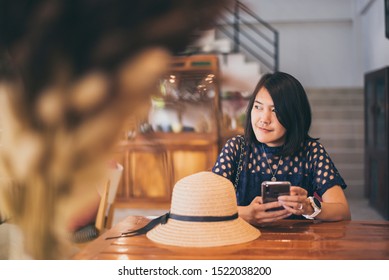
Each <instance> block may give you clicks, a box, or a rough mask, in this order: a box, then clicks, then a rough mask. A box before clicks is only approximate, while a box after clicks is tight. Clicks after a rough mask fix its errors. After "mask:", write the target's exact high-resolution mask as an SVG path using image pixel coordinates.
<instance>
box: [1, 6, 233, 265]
mask: <svg viewBox="0 0 389 280" xmlns="http://www.w3.org/2000/svg"><path fill="white" fill-rule="evenodd" d="M226 2H227V1H224V0H217V1H205V0H185V1H182V0H170V1H168V0H165V1H155V0H142V1H127V0H94V1H91V0H63V1H61V0H57V1H53V0H50V1H43V0H42V1H23V0H9V1H7V0H4V1H3V0H0V106H1V108H0V113H1V118H0V120H1V128H2V137H1V144H2V147H1V149H0V176H1V183H0V213H1V216H2V219H3V220H4V219H5V220H7V221H8V222H9V223H12V224H15V225H17V226H18V227H19V228H20V229H21V232H22V233H23V238H24V243H25V252H26V253H27V255H28V256H30V257H31V258H34V259H60V258H68V257H69V254H70V252H69V251H68V250H67V248H69V246H67V245H66V242H64V240H65V238H64V236H65V235H66V230H65V229H66V225H67V224H68V222H69V218H70V217H72V216H74V214H75V213H76V212H77V210H78V209H79V208H80V206H81V205H82V204H84V203H85V202H86V201H88V200H89V199H90V198H91V197H93V195H92V194H93V193H95V186H96V184H98V183H99V182H100V181H101V179H102V178H103V175H101V176H99V174H105V173H104V172H103V170H105V162H106V161H107V159H108V155H109V153H110V152H111V151H112V148H113V147H114V145H115V143H116V141H117V139H118V135H119V133H120V132H121V128H122V126H123V123H124V122H125V120H126V118H128V117H129V116H130V115H131V116H135V115H136V114H137V112H138V110H141V109H142V104H143V103H144V102H145V101H147V100H148V97H149V95H150V94H151V93H153V90H154V85H155V83H156V81H157V80H158V79H159V77H160V76H161V75H162V74H163V72H164V71H165V70H166V67H167V64H168V61H169V58H170V56H171V54H172V53H175V52H177V51H180V50H183V49H184V47H185V46H187V45H188V44H189V43H190V42H191V41H192V40H194V39H195V38H196V36H194V34H195V33H196V32H197V31H199V30H201V29H205V28H208V27H210V26H211V25H212V21H213V20H214V19H216V18H217V16H218V15H219V14H220V13H221V10H222V9H221V8H222V6H223V5H225V4H226ZM196 34H197V33H196Z"/></svg>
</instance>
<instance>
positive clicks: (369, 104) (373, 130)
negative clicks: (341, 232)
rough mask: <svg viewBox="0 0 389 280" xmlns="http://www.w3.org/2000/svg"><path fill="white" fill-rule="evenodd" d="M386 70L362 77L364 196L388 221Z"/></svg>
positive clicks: (388, 83)
mask: <svg viewBox="0 0 389 280" xmlns="http://www.w3.org/2000/svg"><path fill="white" fill-rule="evenodd" d="M388 104H389V67H386V68H383V69H380V70H377V71H373V72H370V73H367V74H366V75H365V180H366V183H365V194H366V196H367V197H368V198H369V201H370V205H371V206H372V207H374V208H375V209H377V210H378V211H379V212H380V213H381V214H382V215H383V216H384V217H385V218H386V219H389V184H388V181H389V180H388V155H389V140H388V129H389V124H388V123H389V118H388V117H389V112H388V110H389V106H388Z"/></svg>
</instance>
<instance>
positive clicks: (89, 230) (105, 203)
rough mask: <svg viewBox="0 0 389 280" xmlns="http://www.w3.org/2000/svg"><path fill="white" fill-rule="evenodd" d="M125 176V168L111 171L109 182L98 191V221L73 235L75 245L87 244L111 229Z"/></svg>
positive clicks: (120, 167) (121, 167)
mask: <svg viewBox="0 0 389 280" xmlns="http://www.w3.org/2000/svg"><path fill="white" fill-rule="evenodd" d="M122 174H123V166H122V165H121V164H117V166H116V168H115V169H112V170H110V174H109V177H108V180H107V181H106V183H105V184H104V186H103V187H102V189H100V190H98V192H99V194H100V197H101V199H100V203H99V207H98V210H97V215H96V220H95V223H94V224H90V225H86V226H84V227H83V228H81V229H79V230H77V231H76V232H75V233H74V234H73V241H74V242H75V243H85V242H89V241H91V240H93V239H95V238H97V237H98V236H99V235H100V234H102V233H103V232H104V231H105V230H107V229H109V228H111V226H112V221H113V215H114V205H113V204H114V202H115V197H116V193H117V189H118V186H119V182H120V179H121V177H122Z"/></svg>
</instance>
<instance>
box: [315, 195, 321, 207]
mask: <svg viewBox="0 0 389 280" xmlns="http://www.w3.org/2000/svg"><path fill="white" fill-rule="evenodd" d="M313 201H314V202H315V204H316V206H317V207H318V208H320V209H321V203H320V200H318V199H317V198H316V197H314V198H313Z"/></svg>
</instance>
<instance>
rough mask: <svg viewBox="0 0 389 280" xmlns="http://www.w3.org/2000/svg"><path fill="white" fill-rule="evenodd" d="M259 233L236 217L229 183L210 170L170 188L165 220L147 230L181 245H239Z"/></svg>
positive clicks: (158, 239) (150, 234)
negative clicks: (171, 193) (169, 205)
mask: <svg viewBox="0 0 389 280" xmlns="http://www.w3.org/2000/svg"><path fill="white" fill-rule="evenodd" d="M198 220H201V221H198ZM260 235H261V233H260V231H259V230H258V229H257V228H255V227H253V226H251V225H250V224H248V223H247V222H246V221H244V220H243V219H242V218H240V217H238V207H237V202H236V197H235V191H234V187H233V185H232V183H231V182H230V181H229V180H228V179H226V178H224V177H222V176H220V175H217V174H214V173H212V172H200V173H196V174H193V175H190V176H188V177H185V178H183V179H181V180H179V181H178V182H177V183H176V185H175V186H174V189H173V195H172V203H171V209H170V215H169V218H168V220H167V223H165V224H159V225H157V226H156V227H155V228H153V229H152V230H150V231H149V232H148V233H147V237H148V238H149V239H151V240H152V241H155V242H157V243H162V244H166V245H174V246H182V247H213V246H224V245H232V244H239V243H244V242H248V241H251V240H254V239H256V238H258V237H259V236H260Z"/></svg>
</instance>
